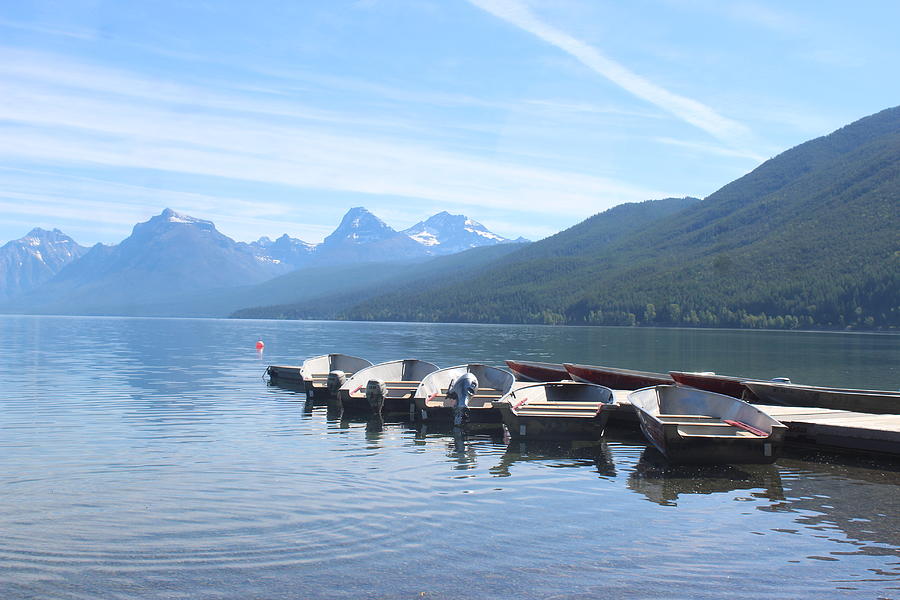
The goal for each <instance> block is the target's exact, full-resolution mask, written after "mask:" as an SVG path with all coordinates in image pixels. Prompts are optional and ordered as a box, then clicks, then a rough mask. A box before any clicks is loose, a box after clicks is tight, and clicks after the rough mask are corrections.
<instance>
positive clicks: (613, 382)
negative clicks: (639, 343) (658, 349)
mask: <svg viewBox="0 0 900 600" xmlns="http://www.w3.org/2000/svg"><path fill="white" fill-rule="evenodd" d="M564 366H565V367H566V371H568V372H569V377H571V378H572V379H574V380H575V381H584V382H586V383H596V384H598V385H605V386H606V387H608V388H613V389H616V390H639V389H641V388H645V387H651V386H654V385H672V384H674V383H675V380H673V379H672V378H671V377H669V376H668V375H666V374H665V373H652V372H650V371H633V370H631V369H615V368H613V367H599V366H596V365H573V364H571V363H565V365H564Z"/></svg>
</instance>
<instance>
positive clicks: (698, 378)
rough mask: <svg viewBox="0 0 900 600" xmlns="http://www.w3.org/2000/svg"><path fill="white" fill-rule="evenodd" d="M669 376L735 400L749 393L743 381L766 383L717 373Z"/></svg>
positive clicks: (682, 373)
mask: <svg viewBox="0 0 900 600" xmlns="http://www.w3.org/2000/svg"><path fill="white" fill-rule="evenodd" d="M669 375H671V376H672V379H674V380H675V381H676V382H678V383H680V384H681V385H689V386H691V387H693V388H697V389H699V390H706V391H708V392H715V393H717V394H725V395H726V396H732V397H734V398H743V397H744V396H745V395H746V393H747V388H746V387H744V385H743V384H742V383H741V382H742V381H766V380H763V379H749V378H747V377H731V376H730V375H717V374H715V373H688V372H684V371H669ZM773 381H780V382H790V380H788V379H785V378H778V379H775V380H773Z"/></svg>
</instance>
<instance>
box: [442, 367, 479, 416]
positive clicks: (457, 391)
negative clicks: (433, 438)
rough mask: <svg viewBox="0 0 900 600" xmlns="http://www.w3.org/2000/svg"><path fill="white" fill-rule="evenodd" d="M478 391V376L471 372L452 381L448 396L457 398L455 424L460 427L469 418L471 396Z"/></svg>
mask: <svg viewBox="0 0 900 600" xmlns="http://www.w3.org/2000/svg"><path fill="white" fill-rule="evenodd" d="M477 391H478V378H477V377H475V376H474V375H473V374H471V373H465V374H463V375H460V376H459V377H457V378H456V379H454V380H453V381H451V382H450V389H448V390H447V398H448V399H450V400H455V403H454V404H453V425H454V426H455V427H458V426H460V425H462V424H463V423H465V422H466V421H467V420H468V418H469V408H468V405H469V398H471V397H472V396H474V395H475V392H477Z"/></svg>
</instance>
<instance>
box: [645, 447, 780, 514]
mask: <svg viewBox="0 0 900 600" xmlns="http://www.w3.org/2000/svg"><path fill="white" fill-rule="evenodd" d="M628 487H629V489H632V490H634V491H636V492H639V493H641V494H643V495H644V496H646V497H647V499H648V500H650V501H651V502H656V503H657V504H662V505H666V506H676V505H677V504H678V502H677V500H678V496H679V495H685V494H716V493H722V492H732V491H735V490H754V491H753V492H752V495H753V496H754V497H755V498H765V499H768V500H784V492H783V490H782V488H781V475H780V474H779V472H778V469H777V468H776V467H774V466H773V465H670V464H669V463H667V462H666V460H665V457H664V456H663V455H662V454H661V453H660V452H659V451H658V450H657V449H656V448H654V447H653V446H648V447H647V448H645V449H644V451H643V452H642V453H641V458H640V461H639V462H638V464H637V465H636V466H635V468H634V470H633V471H632V472H631V474H630V475H629V476H628Z"/></svg>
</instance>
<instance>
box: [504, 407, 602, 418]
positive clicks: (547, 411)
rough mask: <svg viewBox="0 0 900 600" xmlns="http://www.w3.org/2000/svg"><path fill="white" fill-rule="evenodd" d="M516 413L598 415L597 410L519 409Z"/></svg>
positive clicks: (572, 415)
mask: <svg viewBox="0 0 900 600" xmlns="http://www.w3.org/2000/svg"><path fill="white" fill-rule="evenodd" d="M516 414H517V415H518V416H520V417H570V418H591V417H595V416H597V411H596V410H579V411H572V410H521V409H520V410H518V411H516Z"/></svg>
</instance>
